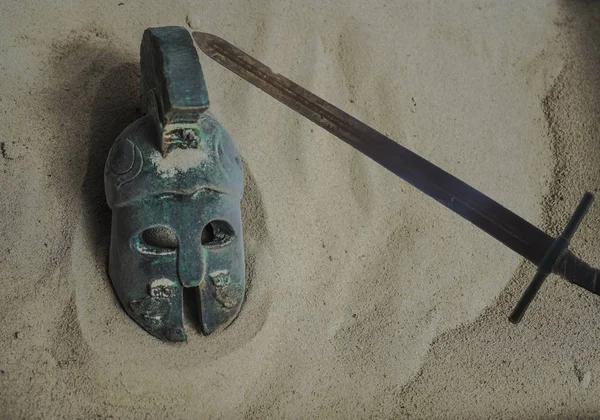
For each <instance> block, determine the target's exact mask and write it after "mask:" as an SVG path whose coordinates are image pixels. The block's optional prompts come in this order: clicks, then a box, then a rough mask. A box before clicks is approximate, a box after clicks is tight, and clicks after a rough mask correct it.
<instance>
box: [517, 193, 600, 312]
mask: <svg viewBox="0 0 600 420" xmlns="http://www.w3.org/2000/svg"><path fill="white" fill-rule="evenodd" d="M593 200H594V197H593V196H592V194H590V193H586V194H584V196H583V197H582V198H581V201H580V202H579V205H578V206H577V208H576V209H575V212H574V213H573V215H572V216H571V220H569V223H568V224H567V226H566V227H565V229H564V230H563V232H562V234H561V235H560V236H559V237H558V238H556V239H555V240H554V243H553V244H552V246H551V247H550V249H549V250H548V252H547V253H546V256H545V257H544V260H543V261H542V263H541V264H540V265H539V267H538V269H537V272H536V273H535V276H534V277H533V280H531V282H530V283H529V286H527V289H525V292H523V295H522V296H521V299H519V301H518V302H517V305H516V306H515V308H514V309H513V311H512V313H511V314H510V316H509V317H508V319H509V320H510V322H512V323H513V324H517V323H519V322H520V321H521V319H522V318H523V315H524V314H525V311H526V310H527V308H528V307H529V304H530V303H531V301H532V300H533V298H535V295H536V294H537V292H538V291H539V290H540V288H541V287H542V284H544V281H545V280H546V278H547V277H548V275H549V274H550V273H552V267H554V265H555V263H556V260H557V259H558V257H559V256H560V254H562V253H563V252H564V251H565V250H566V249H567V248H568V246H569V242H570V241H571V238H572V237H573V234H574V233H575V231H576V230H577V228H578V227H579V225H580V224H581V221H582V220H583V218H584V217H585V215H586V213H587V212H588V210H589V208H590V205H591V204H592V201H593Z"/></svg>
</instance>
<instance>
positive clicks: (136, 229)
mask: <svg viewBox="0 0 600 420" xmlns="http://www.w3.org/2000/svg"><path fill="white" fill-rule="evenodd" d="M141 74H142V75H141V91H142V92H141V96H142V102H143V110H144V114H145V115H144V116H143V117H141V118H140V119H138V120H137V121H135V122H133V123H132V124H131V125H130V126H128V127H127V128H126V129H125V130H124V131H123V132H122V133H121V134H120V135H119V137H118V138H117V140H116V141H115V143H114V145H113V146H112V148H111V150H110V152H109V155H108V158H107V160H106V165H105V177H104V182H105V191H106V199H107V202H108V205H109V206H110V208H111V210H112V228H111V244H110V255H109V275H110V278H111V281H112V284H113V286H114V288H115V291H116V294H117V296H118V298H119V300H120V301H121V303H122V304H123V307H124V308H125V310H126V311H127V313H128V314H129V315H130V316H131V317H132V318H133V319H134V320H135V321H136V322H137V323H138V324H140V325H141V326H142V327H143V328H144V329H145V330H146V331H148V332H149V333H150V334H152V335H154V336H156V337H158V338H160V339H163V340H167V341H185V340H186V338H187V336H186V333H185V329H184V326H183V288H193V289H195V290H196V296H197V302H198V307H199V318H200V324H201V329H202V332H203V333H204V334H211V333H213V332H214V331H216V330H218V329H221V328H224V327H226V326H227V325H229V324H230V323H231V322H232V321H233V320H234V319H235V317H236V316H237V315H238V313H239V311H240V308H241V306H242V303H243V300H244V295H245V266H244V248H243V236H242V222H241V209H240V201H241V197H242V194H243V189H244V175H243V170H242V165H241V158H240V156H239V153H238V151H237V149H236V147H235V144H234V142H233V141H232V139H231V138H230V137H229V135H228V134H227V132H226V131H225V129H224V128H223V127H222V126H221V125H220V124H219V123H218V122H217V121H216V120H215V119H214V118H213V117H211V116H210V115H208V114H207V113H206V110H207V109H208V106H209V100H208V93H207V89H206V84H205V82H204V75H203V73H202V68H201V66H200V62H199V59H198V55H197V52H196V49H195V47H194V45H193V42H192V38H191V36H190V34H189V32H188V31H187V30H185V29H184V28H181V27H162V28H150V29H147V30H146V31H145V33H144V37H143V41H142V45H141Z"/></svg>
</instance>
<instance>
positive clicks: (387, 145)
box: [192, 32, 553, 265]
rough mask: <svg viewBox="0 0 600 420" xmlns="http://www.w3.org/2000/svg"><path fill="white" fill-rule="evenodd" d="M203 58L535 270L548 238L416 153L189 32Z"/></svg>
mask: <svg viewBox="0 0 600 420" xmlns="http://www.w3.org/2000/svg"><path fill="white" fill-rule="evenodd" d="M192 36H193V38H194V40H195V41H196V44H197V45H198V46H199V48H200V49H201V50H202V51H203V52H204V53H205V54H206V55H208V56H209V57H211V58H212V59H214V60H215V61H217V62H218V63H219V64H221V65H222V66H224V67H226V68H227V69H229V70H231V71H232V72H234V73H235V74H237V75H238V76H240V77H242V78H243V79H245V80H247V81H248V82H250V83H252V84H253V85H254V86H256V87H258V88H260V89H261V90H263V91H264V92H266V93H268V94H269V95H271V96H272V97H274V98H275V99H277V100H279V101H280V102H282V103H283V104H285V105H287V106H288V107H290V108H291V109H293V110H294V111H296V112H298V113H300V114H301V115H303V116H304V117H306V118H308V119H309V120H311V121H312V122H314V123H315V124H317V125H319V126H321V127H322V128H324V129H325V130H327V131H329V132H330V133H331V134H333V135H334V136H336V137H338V138H339V139H341V140H343V141H344V142H346V143H347V144H349V145H350V146H352V147H354V148H355V149H356V150H358V151H359V152H361V153H363V154H364V155H366V156H368V157H369V158H371V159H372V160H374V161H375V162H377V163H379V164H380V165H381V166H383V167H384V168H386V169H387V170H389V171H391V172H392V173H394V174H396V175H397V176H398V177H400V178H402V179H404V180H405V181H406V182H408V183H409V184H411V185H413V186H414V187H415V188H417V189H419V190H420V191H422V192H423V193H425V194H427V195H428V196H430V197H432V198H434V199H435V200H437V201H438V202H440V203H441V204H443V205H444V206H446V207H447V208H449V209H450V210H452V211H453V212H455V213H456V214H458V215H460V216H462V217H463V218H465V219H466V220H468V221H470V222H471V223H473V224H474V225H475V226H477V227H478V228H480V229H481V230H483V231H484V232H486V233H488V234H489V235H491V236H492V237H494V238H495V239H497V240H498V241H500V242H502V243H503V244H504V245H506V246H507V247H509V248H510V249H512V250H513V251H515V252H516V253H518V254H520V255H521V256H523V257H524V258H526V259H528V260H529V261H531V262H532V263H534V264H536V265H539V264H540V263H541V262H542V259H543V257H544V255H545V253H546V251H547V250H548V249H549V248H550V246H551V245H552V243H553V238H552V237H551V236H549V235H548V234H546V233H545V232H543V231H542V230H540V229H539V228H537V227H536V226H534V225H533V224H531V223H529V222H527V221H526V220H525V219H523V218H521V217H520V216H518V215H517V214H515V213H513V212H512V211H510V210H508V209H507V208H505V207H503V206H502V205H500V204H499V203H497V202H496V201H494V200H492V199H491V198H489V197H487V196H486V195H484V194H483V193H481V192H479V191H477V190H476V189H475V188H473V187H471V186H469V185H468V184H466V183H464V182H463V181H461V180H460V179H458V178H456V177H454V176H453V175H451V174H449V173H448V172H446V171H444V170H442V169H441V168H439V167H438V166H436V165H434V164H433V163H431V162H429V161H427V160H425V159H424V158H422V157H421V156H419V155H417V154H416V153H414V152H412V151H410V150H408V149H407V148H405V147H403V146H401V145H400V144H398V143H396V142H395V141H393V140H391V139H390V138H388V137H386V136H385V135H383V134H381V133H379V132H378V131H376V130H375V129H373V128H371V127H369V126H368V125H366V124H364V123H363V122H361V121H359V120H357V119H356V118H354V117H352V116H351V115H349V114H347V113H345V112H344V111H342V110H341V109H339V108H337V107H335V106H333V105H332V104H330V103H328V102H326V101H325V100H323V99H321V98H319V97H318V96H317V95H315V94H313V93H311V92H309V91H308V90H306V89H304V88H303V87H302V86H300V85H298V84H296V83H294V82H292V81H291V80H289V79H287V78H286V77H284V76H282V75H280V74H277V73H274V72H273V71H272V70H271V69H270V68H269V67H267V66H266V65H264V64H262V63H261V62H259V61H258V60H256V59H255V58H253V57H251V56H250V55H248V54H246V53H245V52H243V51H242V50H240V49H238V48H236V47H235V46H233V45H231V44H230V43H228V42H227V41H225V40H223V39H221V38H219V37H217V36H214V35H211V34H207V33H203V32H193V33H192Z"/></svg>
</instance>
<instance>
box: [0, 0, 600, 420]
mask: <svg viewBox="0 0 600 420" xmlns="http://www.w3.org/2000/svg"><path fill="white" fill-rule="evenodd" d="M599 16H600V5H598V4H594V3H592V2H567V1H565V2H564V3H563V2H541V1H537V2H534V1H529V2H491V1H490V2H472V1H459V2H456V1H455V2H445V3H443V4H442V3H441V2H437V1H430V2H424V1H420V0H413V1H403V2H393V1H383V0H377V1H372V2H361V1H358V0H353V1H346V2H342V1H338V2H326V3H325V4H322V2H318V1H315V0H310V1H305V2H293V1H291V0H288V1H253V2H249V1H215V0H212V1H203V2H193V1H182V0H174V1H171V2H168V3H165V2H157V1H149V0H146V1H133V0H120V1H119V0H114V1H109V2H85V1H82V0H73V1H63V2H54V3H49V2H43V1H40V0H23V1H20V2H4V3H3V4H2V5H1V6H0V39H2V43H1V44H0V87H1V89H2V90H1V94H0V123H1V124H2V127H3V129H4V136H3V138H2V140H1V145H0V146H1V152H2V153H1V156H0V175H1V178H0V180H1V184H2V188H1V189H0V191H1V198H0V210H1V211H2V214H3V217H2V219H1V220H2V221H1V222H0V235H1V236H0V238H1V239H2V241H1V243H0V253H1V254H2V256H3V257H2V259H1V261H0V274H1V282H2V283H1V284H2V304H1V305H0V317H1V320H2V322H0V407H1V408H0V411H1V417H2V418H7V419H20V418H27V419H29V418H119V419H140V418H148V419H163V418H256V419H264V418H307V419H309V418H340V419H346V418H405V417H417V418H487V417H489V418H573V417H575V416H580V417H585V416H589V417H592V416H593V415H594V413H597V412H598V408H600V407H599V406H600V403H598V399H597V390H598V382H597V380H596V378H597V376H598V375H599V374H600V357H598V356H599V354H598V350H597V349H598V345H597V343H598V342H599V340H600V332H599V331H598V329H597V328H595V327H594V325H595V323H594V321H595V320H596V319H595V314H597V313H598V311H599V310H600V298H597V297H595V296H592V295H591V294H588V293H587V292H585V291H583V289H579V288H577V287H576V286H573V285H570V284H567V283H566V282H564V281H561V280H559V279H558V278H556V277H552V278H551V279H550V280H549V281H548V282H547V285H545V286H544V288H543V290H542V293H541V295H540V297H539V298H538V299H537V300H536V301H535V303H534V305H532V308H531V310H530V312H528V313H527V315H526V318H525V320H524V321H523V323H522V324H521V325H519V326H518V327H515V326H513V325H511V324H509V323H508V321H507V315H508V313H509V311H510V308H511V306H512V305H513V304H514V302H515V301H516V299H517V297H518V295H519V294H520V292H521V290H522V289H523V288H524V286H525V284H526V283H527V281H528V280H529V279H530V278H531V276H532V275H533V273H534V268H533V267H532V266H531V265H530V264H528V263H526V262H524V261H523V260H522V259H521V258H520V257H519V256H518V255H516V254H514V253H513V252H512V251H510V250H508V249H507V248H505V247H504V246H502V245H501V244H499V243H497V242H496V241H495V240H493V239H492V238H490V237H489V236H487V235H486V234H484V233H483V232H481V231H479V230H478V229H476V228H474V227H472V226H471V225H470V224H468V223H467V222H466V221H464V220H462V219H461V218H460V217H458V216H456V215H454V214H453V213H451V212H450V211H448V210H447V209H446V208H444V207H442V206H440V205H439V204H438V203H436V202H435V201H434V200H432V199H430V198H428V197H426V196H424V195H423V194H421V193H420V192H418V191H416V190H415V189H414V188H412V187H410V186H409V185H408V184H406V183H404V182H403V181H401V180H399V179H397V178H396V177H395V176H393V175H392V174H390V173H388V172H386V171H385V170H384V169H382V168H381V167H379V166H378V165H377V164H375V163H373V162H372V161H370V160H369V159H367V158H366V157H364V156H361V155H360V154H359V153H357V152H355V151H354V150H353V149H351V148H350V147H349V146H347V145H345V144H344V143H343V142H341V141H339V140H337V139H336V138H334V137H333V136H331V135H330V134H328V133H326V132H325V131H324V130H322V129H320V128H318V127H317V126H315V125H314V124H312V123H310V122H309V121H307V120H305V119H303V118H302V117H300V116H299V115H297V114H295V113H294V112H292V111H290V110H289V109H287V108H285V107H284V106H282V105H281V104H279V103H278V102H277V101H275V100H273V99H272V98H270V97H269V96H267V95H266V94H264V93H262V92H261V91H259V90H258V89H256V88H254V87H252V86H250V85H249V84H248V83H246V82H244V81H242V80H241V79H239V78H238V77H237V76H235V75H233V74H231V73H229V72H228V71H227V70H225V69H224V68H222V67H221V66H219V65H218V64H217V63H215V62H212V61H211V60H210V59H209V58H207V57H205V56H204V55H202V54H201V55H200V59H201V62H202V65H203V68H204V72H205V76H206V79H207V84H208V88H209V94H210V97H211V102H212V105H211V113H212V114H213V115H214V116H215V117H216V118H218V120H219V121H220V122H221V123H222V124H223V125H224V126H225V127H226V128H227V130H228V131H229V133H230V134H231V136H232V137H233V138H234V139H235V141H236V144H237V146H238V148H239V150H240V152H241V154H242V157H243V161H244V166H245V170H246V191H245V195H244V199H243V203H242V204H243V217H244V229H245V231H244V234H245V248H246V252H247V266H248V281H249V283H250V288H249V291H248V297H247V301H246V302H245V304H244V306H243V308H242V311H241V313H240V315H239V317H238V319H237V320H236V321H235V322H234V323H233V324H232V325H231V326H230V327H229V328H227V329H226V330H225V331H223V332H221V333H218V334H216V335H212V336H209V337H204V336H202V335H200V334H197V333H196V332H195V331H194V324H193V319H191V317H190V319H189V320H188V325H187V329H188V335H189V340H188V342H187V343H186V344H180V345H176V344H167V343H164V342H161V341H159V340H157V339H155V338H153V337H151V336H150V335H148V334H147V333H145V332H144V331H143V330H142V329H141V328H140V327H138V326H137V324H135V323H134V322H133V321H132V320H130V319H129V318H128V317H127V315H126V314H125V313H124V312H123V310H122V309H121V307H120V305H119V302H118V301H117V299H116V297H115V295H114V292H113V290H112V288H111V286H110V281H109V279H108V277H107V274H106V263H107V255H108V246H109V243H110V210H109V209H108V208H107V206H106V204H105V198H104V188H103V180H102V175H103V165H104V161H105V159H106V156H107V153H108V150H109V148H110V146H111V144H112V142H113V141H114V139H115V138H116V136H117V135H118V134H119V132H120V131H121V130H122V129H123V128H125V127H126V126H127V125H128V124H129V123H131V122H132V121H134V120H135V119H136V118H137V117H138V116H139V101H138V95H137V89H138V82H139V80H138V78H139V69H138V67H139V57H138V53H139V44H140V41H141V36H142V33H143V31H144V29H146V28H147V27H152V26H165V25H180V26H186V27H188V28H190V29H198V30H201V31H204V32H210V33H214V34H216V35H219V36H222V37H223V38H225V39H227V40H228V41H230V42H232V43H234V44H235V45H236V46H238V47H240V48H242V49H244V50H245V51H247V52H249V53H251V54H252V55H254V56H256V57H257V58H258V59H260V60H261V61H263V62H264V63H266V64H268V65H270V66H271V67H272V68H273V69H274V70H275V71H278V72H281V73H283V74H285V75H287V76H288V77H290V78H291V79H293V80H294V81H296V82H298V83H300V84H301V85H303V86H305V87H307V88H308V89H310V90H312V91H313V92H315V93H317V94H318V95H320V96H322V97H323V98H325V99H327V100H329V101H331V102H332V103H333V104H335V105H337V106H339V107H340V108H342V109H344V110H346V111H348V112H350V113H351V114H353V115H354V116H356V117H358V118H359V119H361V120H363V121H365V122H367V123H368V124H370V125H372V126H373V127H375V128H376V129H378V130H380V131H381V132H383V133H385V134H388V135H389V136H390V137H392V138H393V139H394V140H396V141H398V142H399V143H401V144H402V145H404V146H406V147H408V148H410V149H411V150H413V151H415V152H417V153H419V154H421V155H422V156H424V157H425V158H427V159H429V160H431V161H432V162H434V163H435V164H437V165H439V166H441V167H442V168H444V169H445V170H447V171H449V172H451V173H452V174H454V175H456V176H458V177H460V178H461V179H463V180H464V181H466V182H468V183H470V184H472V185H473V186H474V187H476V188H478V189H479V190H481V191H483V192H484V193H486V194H487V195H489V196H490V197H492V198H494V199H496V200H498V201H500V202H502V203H503V204H504V205H506V206H507V207H508V208H510V209H512V210H514V211H516V212H518V213H519V214H520V215H521V216H523V217H525V218H526V219H528V220H529V221H531V222H532V223H534V224H536V225H538V226H540V227H543V228H544V229H546V230H548V231H550V232H552V233H557V232H559V231H560V230H561V229H562V226H563V225H564V223H565V221H566V220H567V218H568V217H569V214H570V212H571V211H572V210H573V209H574V207H575V205H576V203H577V201H578V199H579V198H580V197H581V195H582V194H583V193H584V192H585V191H586V190H590V191H593V192H595V191H597V190H598V186H600V175H598V174H599V173H600V172H599V171H598V168H599V167H600V158H598V157H597V156H600V155H599V154H598V153H597V140H596V139H597V136H598V132H599V131H600V125H599V124H598V122H597V120H598V118H597V116H598V109H599V104H600V102H599V101H598V99H596V98H597V97H598V95H596V92H597V91H598V89H600V73H598V71H597V69H596V67H595V66H596V63H597V62H598V60H599V59H600V48H599V47H598V46H597V42H596V41H595V40H597V39H598V36H599V35H600V29H598V25H597V21H598V18H599ZM598 208H599V207H598V206H596V207H594V208H593V209H592V211H591V213H590V215H589V216H588V218H587V219H586V221H585V223H584V224H583V225H582V227H581V229H580V231H579V232H578V233H577V235H576V239H575V241H574V249H575V250H576V251H578V253H579V254H581V255H582V256H583V257H585V258H587V259H589V260H590V261H591V262H594V261H600V258H599V255H598V252H597V249H598V247H599V245H600V243H599V241H600V239H596V238H599V237H600V236H599V235H597V233H598V230H599V229H600V224H598V223H597V220H598V218H599V217H600V210H598Z"/></svg>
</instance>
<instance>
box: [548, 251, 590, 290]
mask: <svg viewBox="0 0 600 420" xmlns="http://www.w3.org/2000/svg"><path fill="white" fill-rule="evenodd" d="M552 272H553V273H555V274H558V275H559V276H561V277H563V278H564V279H565V280H567V281H569V282H571V283H573V284H576V285H577V286H580V287H583V288H584V289H586V290H588V291H590V292H592V293H595V294H597V295H600V282H599V281H598V280H599V275H600V270H598V269H596V268H594V267H591V266H590V265H589V264H587V263H586V262H585V261H582V260H581V259H580V258H579V257H577V256H576V255H575V254H573V252H571V251H570V250H568V249H566V250H565V251H564V252H563V253H562V254H561V256H560V257H558V259H557V260H556V264H554V267H553V268H552Z"/></svg>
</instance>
